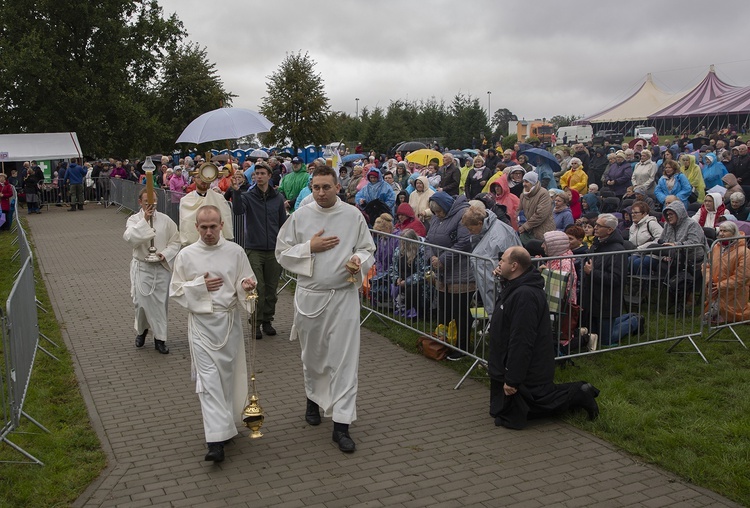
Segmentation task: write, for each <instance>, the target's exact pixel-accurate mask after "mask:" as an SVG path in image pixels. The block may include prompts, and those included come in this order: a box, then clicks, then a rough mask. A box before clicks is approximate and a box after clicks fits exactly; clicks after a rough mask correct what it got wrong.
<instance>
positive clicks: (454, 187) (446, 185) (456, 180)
mask: <svg viewBox="0 0 750 508" xmlns="http://www.w3.org/2000/svg"><path fill="white" fill-rule="evenodd" d="M460 184H461V170H460V169H458V166H456V164H455V163H454V162H452V163H451V164H450V165H449V166H445V174H444V176H443V179H442V180H441V181H440V187H441V188H442V189H443V192H447V193H448V194H450V195H451V196H453V197H456V196H458V187H459V186H460Z"/></svg>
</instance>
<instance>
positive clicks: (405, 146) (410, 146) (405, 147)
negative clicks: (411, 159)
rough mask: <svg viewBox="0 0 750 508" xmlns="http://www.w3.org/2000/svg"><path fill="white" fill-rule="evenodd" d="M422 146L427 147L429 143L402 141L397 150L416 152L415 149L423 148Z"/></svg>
mask: <svg viewBox="0 0 750 508" xmlns="http://www.w3.org/2000/svg"><path fill="white" fill-rule="evenodd" d="M422 148H427V145H425V144H424V143H420V142H419V141H407V142H406V143H402V144H400V145H399V146H398V148H396V151H397V152H414V151H415V150H421V149H422Z"/></svg>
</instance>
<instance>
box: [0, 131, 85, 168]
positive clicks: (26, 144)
mask: <svg viewBox="0 0 750 508" xmlns="http://www.w3.org/2000/svg"><path fill="white" fill-rule="evenodd" d="M76 157H82V154H81V145H80V144H79V143H78V136H76V133H75V132H48V133H44V134H0V161H4V162H12V161H30V160H37V161H39V160H52V159H72V158H76Z"/></svg>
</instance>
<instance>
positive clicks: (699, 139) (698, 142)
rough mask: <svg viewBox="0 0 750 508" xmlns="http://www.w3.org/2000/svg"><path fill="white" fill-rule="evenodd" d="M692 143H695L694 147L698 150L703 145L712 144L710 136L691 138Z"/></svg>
mask: <svg viewBox="0 0 750 508" xmlns="http://www.w3.org/2000/svg"><path fill="white" fill-rule="evenodd" d="M690 143H692V144H693V148H694V149H696V150H698V149H700V147H702V146H703V145H710V144H711V140H710V139H708V138H704V137H697V138H693V139H691V140H690Z"/></svg>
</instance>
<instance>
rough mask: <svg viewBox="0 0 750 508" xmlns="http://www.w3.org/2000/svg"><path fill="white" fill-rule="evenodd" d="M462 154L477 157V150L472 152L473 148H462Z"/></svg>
mask: <svg viewBox="0 0 750 508" xmlns="http://www.w3.org/2000/svg"><path fill="white" fill-rule="evenodd" d="M461 151H462V152H466V153H470V154H471V155H477V154H479V151H478V150H474V149H473V148H464V149H463V150H461Z"/></svg>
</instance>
